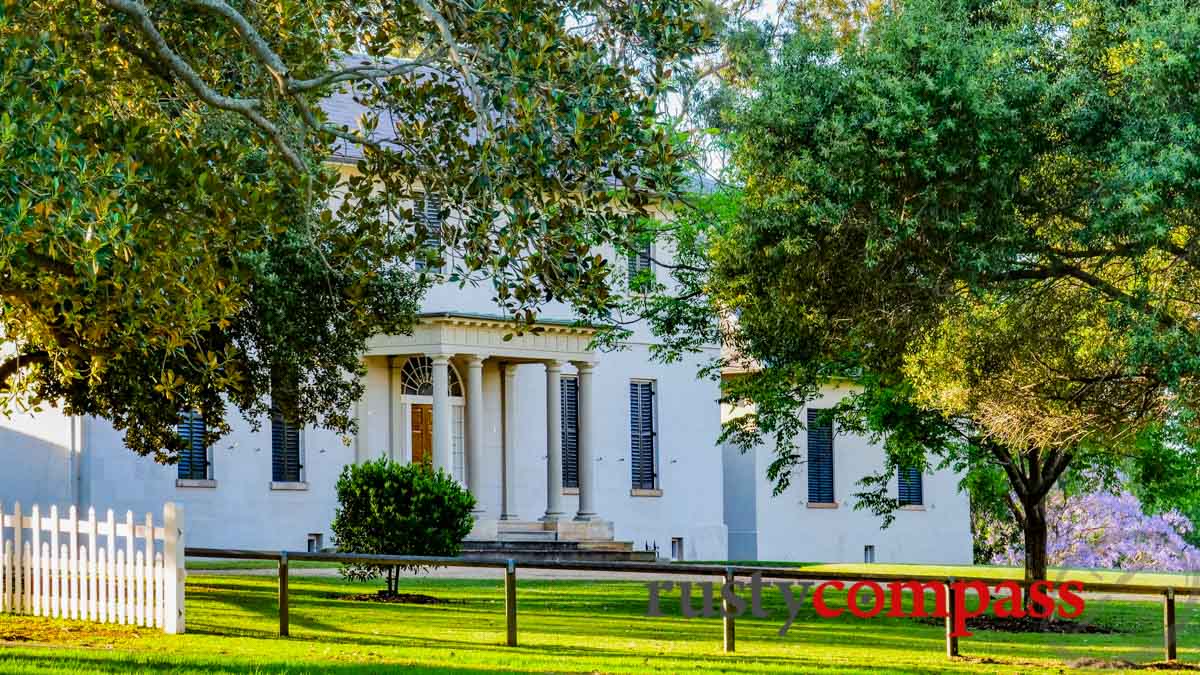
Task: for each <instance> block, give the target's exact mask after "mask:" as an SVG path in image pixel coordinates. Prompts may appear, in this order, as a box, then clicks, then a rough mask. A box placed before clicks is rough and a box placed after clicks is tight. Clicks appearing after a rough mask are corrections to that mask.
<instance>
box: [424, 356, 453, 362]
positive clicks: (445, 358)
mask: <svg viewBox="0 0 1200 675" xmlns="http://www.w3.org/2000/svg"><path fill="white" fill-rule="evenodd" d="M426 356H428V357H429V360H430V361H432V362H434V363H435V364H441V363H450V355H449V354H426Z"/></svg>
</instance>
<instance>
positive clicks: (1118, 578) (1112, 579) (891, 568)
mask: <svg viewBox="0 0 1200 675" xmlns="http://www.w3.org/2000/svg"><path fill="white" fill-rule="evenodd" d="M688 562H696V561H688ZM700 564H714V565H745V566H757V567H800V568H803V569H806V570H812V571H813V572H814V573H818V572H850V573H855V574H862V575H863V576H864V577H869V576H870V575H871V574H914V575H931V576H941V577H979V578H984V579H994V580H996V581H1005V580H1010V579H1011V580H1021V579H1022V578H1024V574H1025V572H1024V570H1023V569H1021V568H1019V567H1002V566H999V565H904V564H892V563H870V564H858V563H808V562H777V561H763V560H729V561H724V560H715V561H708V562H706V563H700ZM1048 571H1049V574H1047V577H1048V578H1049V579H1051V580H1054V581H1066V580H1068V579H1072V580H1079V581H1082V582H1084V583H1085V584H1088V583H1120V584H1151V585H1160V586H1175V587H1181V586H1197V585H1200V574H1198V573H1196V572H1125V571H1121V570H1094V569H1070V568H1057V567H1056V568H1051V569H1050V570H1048Z"/></svg>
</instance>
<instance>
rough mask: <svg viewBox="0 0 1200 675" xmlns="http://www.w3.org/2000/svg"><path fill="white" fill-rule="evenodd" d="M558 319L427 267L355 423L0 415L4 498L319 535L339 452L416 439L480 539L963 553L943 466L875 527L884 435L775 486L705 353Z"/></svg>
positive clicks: (942, 557)
mask: <svg viewBox="0 0 1200 675" xmlns="http://www.w3.org/2000/svg"><path fill="white" fill-rule="evenodd" d="M336 113H337V111H336V110H335V111H334V114H335V116H336ZM346 115H351V116H352V115H353V111H349V112H347V113H346ZM344 170H346V171H349V170H351V169H350V168H349V167H348V166H347V167H346V168H344ZM654 253H655V257H656V258H659V259H670V255H671V254H670V251H666V250H656V251H655V252H654ZM609 254H610V255H611V254H612V252H611V251H609ZM644 262H645V261H644V260H643V263H644ZM573 319H574V317H573V316H572V315H571V313H570V312H569V310H568V309H567V308H564V307H561V306H552V307H549V308H547V309H546V310H545V311H544V313H543V315H542V318H541V324H540V327H541V328H542V329H543V330H542V331H541V332H539V333H537V334H532V333H526V334H524V335H520V336H516V337H514V338H513V339H511V340H505V339H504V337H505V335H506V334H509V333H511V332H512V324H511V323H510V322H509V321H508V320H507V319H506V318H505V317H503V316H499V315H497V310H496V307H495V305H494V304H493V302H492V300H491V289H490V288H486V287H471V286H468V287H465V288H459V287H458V286H457V285H456V284H443V285H440V286H436V287H434V288H433V289H432V290H431V291H430V293H429V294H428V296H427V297H426V298H425V301H424V305H423V308H422V313H421V317H420V323H419V325H418V326H417V327H416V329H415V330H414V332H413V334H412V335H381V336H378V337H376V338H375V339H373V340H372V341H371V343H370V345H369V348H368V350H367V352H366V354H364V356H363V358H364V362H365V365H366V368H367V375H366V383H365V384H366V393H365V396H364V397H363V399H362V400H361V401H360V402H359V404H358V408H357V417H358V420H359V431H358V434H357V436H356V437H354V438H352V439H344V438H342V437H340V436H339V435H337V434H335V433H332V432H329V431H326V430H322V429H312V428H305V429H296V428H294V427H289V426H288V425H286V424H282V423H281V422H279V421H276V423H275V424H273V423H272V421H271V420H263V421H262V424H261V427H260V429H259V430H258V431H254V430H253V429H252V428H251V425H250V424H248V423H247V422H246V421H245V420H243V419H241V418H240V417H238V416H236V415H235V416H234V417H233V418H232V419H231V420H230V422H231V425H232V432H231V433H230V434H229V435H228V436H226V437H225V438H223V439H221V441H220V442H218V443H217V444H216V445H214V446H213V447H208V448H205V447H203V445H202V443H196V444H194V449H193V452H192V453H191V454H190V456H188V457H186V458H185V459H184V460H183V461H181V462H180V464H179V465H177V466H163V465H159V464H156V463H154V462H153V460H152V459H150V458H142V457H138V456H136V455H134V454H133V453H132V452H130V451H129V450H128V449H126V448H125V447H124V445H123V441H122V436H121V434H120V433H119V432H117V431H116V430H114V429H113V428H112V426H111V425H110V424H108V423H107V422H105V421H103V420H100V419H94V418H78V417H67V416H65V415H63V414H62V413H61V412H59V411H57V410H49V411H46V412H42V413H38V414H37V415H18V416H14V417H13V418H11V419H7V420H4V419H0V502H3V503H4V504H5V505H6V507H7V505H11V503H12V502H13V501H14V500H19V501H20V502H21V503H22V504H33V503H38V504H41V505H43V506H44V507H47V506H49V505H50V504H59V505H60V508H63V507H67V506H69V505H72V504H74V505H76V506H79V507H81V508H86V507H87V506H89V505H94V506H96V507H97V508H101V509H104V508H113V509H115V510H117V511H118V512H124V511H125V510H126V509H131V510H133V511H134V512H135V513H142V512H146V511H153V512H158V511H160V510H161V507H162V504H163V502H165V501H176V502H180V503H182V504H183V505H184V507H185V516H186V527H187V529H188V534H187V537H188V543H189V545H192V546H209V547H226V548H254V549H288V550H297V549H305V548H321V547H325V546H330V545H333V544H334V542H333V541H332V537H331V534H330V531H329V525H330V523H331V521H332V520H333V516H334V510H335V508H336V505H337V500H336V495H335V492H334V484H335V482H336V480H337V478H338V475H339V473H340V472H341V470H342V468H343V467H344V466H345V465H347V464H348V463H351V462H358V461H363V460H366V459H371V458H375V457H380V456H388V457H391V458H394V459H396V460H399V461H402V462H409V461H413V460H414V459H422V458H425V457H428V459H430V460H431V461H432V463H433V464H434V465H435V466H437V467H441V468H445V469H447V470H449V471H451V472H452V473H453V475H454V476H455V477H456V478H458V479H459V480H460V481H461V482H463V484H464V485H466V486H467V487H468V488H469V489H470V490H471V491H472V493H474V495H475V497H476V499H477V501H478V511H477V513H476V528H475V531H474V532H473V534H472V538H473V539H476V540H481V541H496V540H525V541H527V542H528V541H530V540H533V541H538V540H553V541H584V542H593V543H596V544H597V545H596V548H597V549H600V550H611V549H612V548H614V546H613V543H612V542H613V541H614V540H615V541H616V542H626V543H627V545H626V546H624V549H625V550H626V551H628V550H630V549H632V550H645V549H646V548H651V549H655V548H656V549H657V550H658V551H659V555H661V556H662V557H667V556H668V555H669V556H670V557H674V558H684V559H690V560H720V559H726V558H729V557H732V558H735V559H753V558H758V559H763V560H805V561H852V562H857V561H861V560H862V559H863V551H864V547H868V546H873V547H874V549H873V550H874V555H875V557H876V559H877V560H879V561H881V562H882V561H885V560H886V561H937V562H970V555H971V539H970V532H969V527H968V509H967V503H966V499H965V497H964V496H962V495H959V494H958V493H957V492H956V491H955V489H954V485H955V482H956V480H955V477H954V476H952V475H950V474H947V473H944V472H939V473H936V474H934V475H932V476H926V477H924V478H923V487H924V491H923V501H922V502H921V503H920V504H914V505H913V506H912V507H911V508H910V509H909V510H908V511H906V512H904V513H901V514H900V517H899V518H898V519H897V522H896V524H895V525H893V526H892V528H890V529H889V530H886V531H882V532H881V531H880V529H879V522H878V519H876V518H874V517H873V516H871V515H870V514H869V513H866V512H861V511H854V510H853V509H852V508H850V501H851V498H850V494H851V492H853V491H854V487H853V483H854V482H855V481H856V480H857V479H858V478H860V477H861V476H862V475H864V474H865V473H866V472H868V471H870V470H871V469H873V468H874V467H876V466H877V465H879V463H880V462H881V461H882V455H881V452H880V451H879V449H878V448H872V447H870V446H868V445H867V444H866V443H865V442H863V441H861V440H860V439H854V438H852V437H843V436H835V437H834V439H833V447H832V453H833V466H834V467H835V468H834V469H833V471H832V477H833V480H834V481H835V482H834V485H833V488H832V490H833V492H832V497H828V495H827V497H828V498H827V499H826V498H823V499H824V501H822V502H821V503H817V502H816V501H814V498H813V497H812V496H811V495H806V493H805V486H806V479H805V475H804V471H805V470H806V468H805V467H806V466H810V465H807V464H806V465H802V466H801V467H800V468H799V469H798V471H799V472H800V474H799V476H798V478H799V479H798V480H796V481H795V484H794V486H793V488H792V489H791V490H789V491H788V492H787V493H785V494H783V495H781V496H779V497H772V494H771V492H772V491H771V486H770V485H769V483H768V482H767V480H766V466H767V464H768V463H769V451H767V450H760V451H759V452H756V453H751V454H747V455H742V454H740V453H737V452H735V451H730V450H729V449H723V448H721V447H720V446H719V445H718V444H717V438H718V436H719V433H720V424H721V410H720V407H719V405H718V403H717V399H718V385H717V384H716V383H715V382H712V381H710V380H706V379H697V377H696V373H697V370H698V367H699V365H700V364H701V363H702V362H705V361H707V360H708V359H709V358H711V357H712V356H713V354H711V353H710V354H700V355H697V356H696V358H694V359H693V360H692V361H685V362H682V363H674V364H662V363H657V362H654V361H652V360H651V359H650V358H649V343H650V340H651V338H650V335H649V332H648V331H647V330H645V329H644V328H638V329H636V330H635V331H634V333H633V335H632V337H631V338H630V340H629V341H628V342H627V343H626V344H625V345H624V346H625V349H623V350H621V351H616V352H609V353H598V352H596V351H593V350H592V349H590V348H589V338H590V336H591V330H590V329H588V328H583V327H578V326H576V325H575V323H574V321H573ZM829 395H830V396H831V397H832V396H836V395H838V394H837V392H836V390H834V389H831V390H830V392H829ZM188 423H190V422H189V421H185V422H184V423H183V427H182V428H183V430H184V432H186V431H187V428H186V427H187V424H188ZM800 442H801V443H805V442H807V441H806V440H805V439H803V438H802V439H801V440H800ZM818 501H820V500H818ZM618 548H619V547H618Z"/></svg>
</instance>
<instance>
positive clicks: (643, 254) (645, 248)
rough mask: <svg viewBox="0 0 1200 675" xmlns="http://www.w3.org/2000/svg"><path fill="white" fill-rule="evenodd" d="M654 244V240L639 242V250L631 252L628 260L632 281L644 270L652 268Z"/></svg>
mask: <svg viewBox="0 0 1200 675" xmlns="http://www.w3.org/2000/svg"><path fill="white" fill-rule="evenodd" d="M653 246H654V245H653V243H652V242H646V243H645V244H639V245H638V248H637V250H636V251H633V252H632V253H630V254H629V258H628V260H627V262H628V265H629V279H630V280H631V281H632V280H633V279H634V278H635V277H637V275H638V274H641V273H642V272H643V271H645V270H649V269H650V268H651V265H652V264H653V260H651V257H652V253H653Z"/></svg>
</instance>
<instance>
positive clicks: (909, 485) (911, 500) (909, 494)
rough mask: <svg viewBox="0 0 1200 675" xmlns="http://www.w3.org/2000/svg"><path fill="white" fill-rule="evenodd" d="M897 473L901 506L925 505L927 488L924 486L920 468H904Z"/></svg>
mask: <svg viewBox="0 0 1200 675" xmlns="http://www.w3.org/2000/svg"><path fill="white" fill-rule="evenodd" d="M896 473H897V478H898V479H899V483H900V506H921V505H923V504H924V503H925V487H924V485H922V481H921V469H920V467H915V466H910V467H902V468H900V469H899V470H897V472H896Z"/></svg>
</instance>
